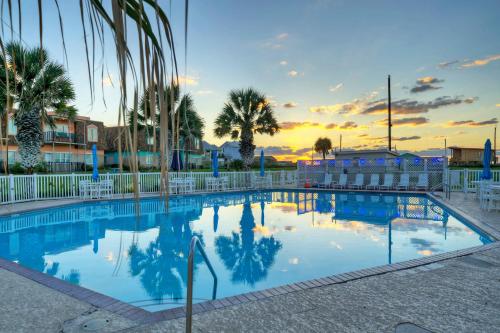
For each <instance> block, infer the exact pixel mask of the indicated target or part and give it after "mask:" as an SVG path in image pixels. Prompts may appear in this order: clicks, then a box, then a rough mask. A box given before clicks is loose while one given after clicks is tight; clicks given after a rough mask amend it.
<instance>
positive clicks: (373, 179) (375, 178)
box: [366, 173, 380, 190]
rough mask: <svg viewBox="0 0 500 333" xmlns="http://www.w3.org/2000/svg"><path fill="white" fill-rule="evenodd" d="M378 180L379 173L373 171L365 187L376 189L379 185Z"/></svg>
mask: <svg viewBox="0 0 500 333" xmlns="http://www.w3.org/2000/svg"><path fill="white" fill-rule="evenodd" d="M379 181H380V175H379V174H378V173H374V174H372V175H371V177H370V184H368V185H366V189H373V190H375V189H377V188H379V187H380V184H379Z"/></svg>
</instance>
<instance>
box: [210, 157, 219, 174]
mask: <svg viewBox="0 0 500 333" xmlns="http://www.w3.org/2000/svg"><path fill="white" fill-rule="evenodd" d="M212 170H213V172H214V177H216V178H217V177H219V156H218V154H217V150H212Z"/></svg>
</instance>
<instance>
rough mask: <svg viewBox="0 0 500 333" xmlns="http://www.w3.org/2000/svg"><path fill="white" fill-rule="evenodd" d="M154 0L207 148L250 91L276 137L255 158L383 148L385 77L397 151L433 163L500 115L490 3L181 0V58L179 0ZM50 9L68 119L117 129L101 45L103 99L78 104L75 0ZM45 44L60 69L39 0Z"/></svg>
mask: <svg viewBox="0 0 500 333" xmlns="http://www.w3.org/2000/svg"><path fill="white" fill-rule="evenodd" d="M105 2H106V1H105ZM30 3H31V5H30ZM34 3H35V2H34V1H33V2H32V1H24V4H23V5H24V6H25V7H23V36H22V37H23V42H24V43H25V44H26V45H29V46H38V45H39V40H38V38H39V37H38V28H37V27H38V13H37V8H36V6H34V5H33V4H34ZM160 3H161V4H162V5H163V6H164V8H165V10H167V11H168V12H169V13H170V19H171V21H172V24H173V28H174V38H175V43H176V47H177V55H178V59H179V69H180V73H181V75H182V77H183V80H182V81H181V82H182V87H181V88H182V89H183V91H184V92H188V93H190V94H192V96H193V97H194V100H195V106H196V109H197V110H198V112H199V113H200V115H201V116H202V117H203V118H204V120H205V124H206V130H205V132H206V134H205V140H206V141H208V142H210V143H212V144H222V143H223V142H224V141H226V140H229V138H224V139H218V138H215V137H214V135H213V128H214V125H213V122H214V119H215V117H216V116H217V114H218V113H219V112H220V111H221V110H222V108H223V106H224V103H225V101H226V100H227V96H228V93H229V91H230V90H232V89H241V88H247V87H253V88H255V89H257V90H259V91H261V92H262V93H264V94H265V95H266V96H267V97H268V99H269V100H270V101H271V103H272V105H273V107H274V110H275V114H276V117H277V119H278V121H279V123H280V124H281V131H280V132H279V133H278V134H276V135H275V136H273V137H270V136H266V135H257V136H256V137H255V141H256V145H257V146H258V147H259V148H261V147H263V148H265V151H266V154H272V155H274V156H275V157H278V158H279V159H281V160H295V159H297V158H301V157H310V151H311V147H312V146H313V145H314V142H315V141H316V139H317V138H318V137H328V138H330V139H331V140H332V142H333V146H334V147H338V146H339V136H340V135H341V134H342V145H343V148H344V149H346V148H354V149H372V148H377V147H387V128H386V118H387V111H386V101H387V76H388V75H389V74H390V75H391V80H392V89H391V91H392V110H393V125H394V127H393V131H392V132H393V144H394V145H395V146H396V148H397V150H399V151H413V152H419V153H421V154H423V155H433V154H442V153H443V148H444V140H445V139H446V140H447V144H448V146H454V145H457V146H468V147H480V146H482V145H483V144H484V142H485V140H486V139H487V138H490V139H493V128H494V127H495V125H496V124H497V123H498V119H500V79H499V78H500V44H499V43H498V33H499V31H500V1H497V0H482V1H480V2H474V1H466V0H441V1H434V0H420V1H397V0H393V1H383V0H380V1H375V0H366V1H361V0H360V1H348V0H342V1H340V0H309V1H301V0H274V1H263V0H254V1H252V2H247V1H234V0H217V1H204V0H192V1H190V2H189V4H190V8H189V23H188V26H189V29H188V48H187V55H186V57H185V54H184V8H183V6H184V4H183V1H181V0H172V2H171V8H172V10H171V11H170V5H169V4H168V2H167V1H160ZM60 4H61V9H62V14H63V15H62V16H63V24H64V29H65V31H64V33H65V38H66V44H67V48H68V71H69V76H70V77H71V79H72V80H73V82H74V85H75V90H76V93H77V99H76V101H75V105H76V106H77V108H78V110H79V113H80V114H81V115H84V116H89V117H91V118H93V119H96V120H102V121H104V122H105V124H107V125H116V124H117V118H118V112H117V105H118V101H119V92H118V87H117V85H116V79H117V78H118V73H117V70H116V65H115V56H114V53H113V52H114V50H113V45H112V39H111V38H110V36H107V46H106V49H105V52H104V62H105V63H106V64H107V68H108V72H109V76H108V74H106V77H105V78H104V88H103V91H102V92H101V88H100V83H101V82H97V83H96V85H97V88H96V99H95V101H94V103H91V101H90V92H89V79H88V74H87V67H86V60H85V59H86V58H85V49H84V47H83V32H82V28H81V24H80V16H79V15H80V14H79V7H78V1H76V0H65V1H60ZM5 17H6V16H5V15H4V21H3V26H4V28H5V29H8V26H7V25H8V22H6V21H5ZM16 24H17V23H16ZM16 24H15V25H16ZM4 33H5V34H7V35H8V34H9V33H8V32H7V31H5V32H4ZM44 46H45V47H46V48H47V49H48V51H49V54H50V55H51V57H52V58H54V59H55V60H57V61H59V62H62V61H63V56H62V55H63V52H62V47H61V38H60V32H59V22H58V18H57V12H56V11H55V7H54V5H53V2H52V1H44ZM98 58H99V60H98V61H97V62H100V61H101V60H100V57H98ZM185 58H186V59H187V64H186V63H185V61H184V59H185ZM186 65H187V66H186ZM99 81H100V77H99ZM111 83H115V84H114V86H113V85H112V84H111ZM102 95H104V97H105V101H106V105H104V103H103V101H102V97H103V96H102Z"/></svg>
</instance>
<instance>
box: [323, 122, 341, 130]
mask: <svg viewBox="0 0 500 333" xmlns="http://www.w3.org/2000/svg"><path fill="white" fill-rule="evenodd" d="M338 126H339V125H337V124H335V123H330V124H326V125H325V128H326V129H334V128H337V127H338Z"/></svg>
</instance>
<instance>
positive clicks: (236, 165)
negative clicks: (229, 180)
mask: <svg viewBox="0 0 500 333" xmlns="http://www.w3.org/2000/svg"><path fill="white" fill-rule="evenodd" d="M244 167H245V165H244V164H243V161H242V160H234V161H231V162H230V163H229V168H230V169H231V170H236V171H240V170H243V168H244Z"/></svg>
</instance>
